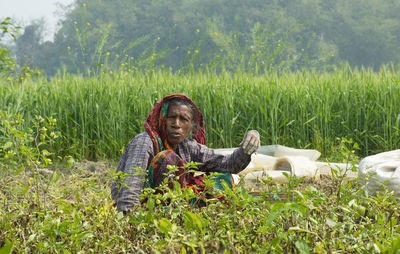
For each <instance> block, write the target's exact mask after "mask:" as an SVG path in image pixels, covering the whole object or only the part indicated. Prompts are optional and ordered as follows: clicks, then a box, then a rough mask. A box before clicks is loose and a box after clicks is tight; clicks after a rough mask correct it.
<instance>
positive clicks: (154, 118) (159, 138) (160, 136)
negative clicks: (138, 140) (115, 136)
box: [144, 94, 206, 154]
mask: <svg viewBox="0 0 400 254" xmlns="http://www.w3.org/2000/svg"><path fill="white" fill-rule="evenodd" d="M174 98H180V99H183V100H186V101H188V102H190V103H191V104H192V105H193V106H194V108H195V109H196V111H197V114H195V119H194V120H195V121H196V122H197V124H198V125H199V128H198V130H197V132H196V133H194V131H193V132H192V137H193V139H194V140H196V141H197V142H198V143H200V144H203V145H205V144H206V131H205V127H204V118H203V114H202V113H201V112H200V110H199V108H198V107H197V106H196V104H194V102H193V101H192V100H191V99H190V98H189V97H187V96H185V95H183V94H170V95H167V96H165V97H164V98H163V99H162V100H160V101H158V102H157V104H156V106H155V107H154V108H153V110H152V111H151V113H150V114H149V116H148V117H147V120H146V121H145V123H144V128H145V129H146V132H147V133H148V134H149V136H150V137H151V139H152V140H153V144H154V147H155V148H156V154H157V153H159V152H161V151H163V150H172V149H171V147H170V145H169V144H168V143H167V136H166V133H165V121H166V119H167V113H168V106H169V102H170V100H171V99H174Z"/></svg>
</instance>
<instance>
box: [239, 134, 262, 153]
mask: <svg viewBox="0 0 400 254" xmlns="http://www.w3.org/2000/svg"><path fill="white" fill-rule="evenodd" d="M239 146H240V147H242V149H243V150H244V152H245V153H246V154H247V155H251V154H252V153H254V152H257V151H258V149H259V148H260V134H259V133H258V131H256V130H251V131H248V132H247V133H246V135H245V136H244V138H243V140H242V142H240V145H239Z"/></svg>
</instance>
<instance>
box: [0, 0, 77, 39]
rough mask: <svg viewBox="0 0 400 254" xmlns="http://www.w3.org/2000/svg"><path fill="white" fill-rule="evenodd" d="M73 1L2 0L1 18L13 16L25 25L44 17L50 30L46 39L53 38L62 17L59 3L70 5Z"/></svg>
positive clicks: (0, 0)
mask: <svg viewBox="0 0 400 254" xmlns="http://www.w3.org/2000/svg"><path fill="white" fill-rule="evenodd" d="M73 2H74V0H0V20H3V19H4V18H5V17H11V18H13V20H15V21H17V22H18V25H21V26H24V25H27V24H29V23H30V22H31V21H32V20H35V19H39V18H42V17H43V18H44V19H45V22H46V30H47V31H48V32H47V33H46V34H45V35H46V40H52V38H53V34H54V32H55V30H56V24H57V21H58V19H59V18H60V10H59V9H58V8H57V3H61V4H62V5H69V4H71V3H73ZM61 13H62V10H61ZM22 31H23V30H21V32H22Z"/></svg>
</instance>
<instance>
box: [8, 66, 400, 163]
mask: <svg viewBox="0 0 400 254" xmlns="http://www.w3.org/2000/svg"><path fill="white" fill-rule="evenodd" d="M170 93H184V94H186V95H188V96H189V97H191V98H192V99H193V100H194V101H195V103H196V104H197V105H198V106H199V108H200V110H202V112H203V114H204V116H205V121H206V131H207V140H208V141H207V143H208V145H209V146H210V147H214V148H221V147H234V146H237V145H238V144H239V143H240V141H241V138H242V136H243V134H244V133H245V131H246V130H249V129H257V130H258V131H259V132H260V133H261V142H262V145H269V144H282V145H287V146H291V147H297V148H314V149H318V150H320V151H321V152H322V154H323V156H325V157H327V158H333V159H336V160H340V159H341V158H337V156H338V155H337V154H336V153H335V151H336V147H337V146H338V143H339V142H338V139H341V138H346V139H353V141H354V142H356V143H358V144H359V146H360V150H359V151H358V154H359V155H360V156H364V155H367V154H371V153H375V152H379V151H385V150H391V149H394V148H396V147H398V146H399V144H400V100H399V95H400V72H399V71H397V70H396V71H395V70H389V69H385V68H383V69H382V70H381V71H380V72H378V73H375V72H373V71H369V70H354V69H350V68H349V67H343V68H340V69H337V70H336V71H334V72H330V73H315V72H310V71H304V72H296V73H291V72H281V73H278V72H271V73H267V74H264V75H257V76H255V75H252V74H247V73H235V74H233V73H229V72H223V73H221V74H218V75H217V74H215V73H204V72H200V73H194V74H185V75H183V74H182V75H180V74H172V73H169V72H165V71H156V72H150V73H148V74H142V73H139V72H137V73H135V74H132V73H130V72H126V71H121V72H119V73H115V74H111V75H110V74H104V75H101V76H92V77H83V76H76V75H70V74H64V75H59V76H58V77H54V78H52V79H51V80H50V81H48V80H46V79H45V78H38V79H36V80H24V81H22V82H5V81H3V82H2V85H1V86H0V109H1V110H5V111H7V112H9V113H19V114H21V115H22V118H23V119H24V120H25V125H26V127H27V128H29V127H32V122H33V120H34V119H35V117H36V116H39V115H40V116H42V117H53V118H55V119H56V120H57V126H58V128H59V130H60V131H61V133H62V134H63V136H64V137H65V139H63V140H62V144H58V146H57V149H59V150H57V153H58V154H60V155H66V154H68V155H72V156H74V157H76V158H79V159H82V158H88V159H92V160H93V159H113V160H116V159H118V158H119V156H120V150H121V149H123V147H124V146H125V144H126V143H127V142H128V141H129V140H130V139H131V138H132V137H133V136H135V135H136V134H138V133H140V132H141V131H144V128H143V122H144V121H145V119H146V117H147V115H148V114H149V112H150V110H151V109H152V107H153V106H154V104H155V103H156V102H157V100H159V99H161V98H162V97H163V96H165V95H167V94H170Z"/></svg>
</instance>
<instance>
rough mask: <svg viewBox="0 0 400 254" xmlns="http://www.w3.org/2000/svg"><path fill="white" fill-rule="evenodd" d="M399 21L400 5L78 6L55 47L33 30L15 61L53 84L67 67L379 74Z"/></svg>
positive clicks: (313, 0) (159, 0) (399, 50)
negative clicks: (334, 69) (341, 68)
mask: <svg viewBox="0 0 400 254" xmlns="http://www.w3.org/2000/svg"><path fill="white" fill-rule="evenodd" d="M399 13H400V2H399V1H397V0H386V1H380V0H363V1H357V0H337V1H331V0H268V1H265V0H247V1H242V0H151V1H149V0H135V1H131V0H115V1H106V0H90V1H89V0H87V1H83V0H76V1H75V2H74V3H73V4H72V5H70V6H68V8H65V9H64V17H63V19H61V21H60V23H59V27H60V28H59V30H58V31H57V32H56V33H55V34H54V40H53V41H44V40H43V33H44V31H45V29H44V27H43V24H42V23H41V22H33V23H32V24H30V25H28V26H26V27H24V30H23V31H21V34H20V35H19V37H18V38H17V40H16V45H15V51H14V52H15V56H16V59H17V63H18V66H21V67H22V66H28V67H29V68H32V69H33V68H40V69H41V70H44V71H45V72H46V73H47V74H48V75H54V74H55V73H56V72H57V71H58V70H60V69H61V68H62V67H64V68H65V69H66V70H68V71H70V72H80V73H83V72H86V71H92V72H93V71H94V72H100V71H103V72H104V71H112V70H114V69H117V68H130V69H133V68H138V69H143V70H150V69H154V68H170V69H171V70H174V71H184V70H192V69H198V68H211V69H218V68H225V69H230V70H233V71H246V72H249V71H250V72H254V73H260V72H264V71H266V70H268V69H270V68H275V69H276V68H279V69H290V70H299V69H301V68H315V69H324V68H327V67H329V66H332V65H337V64H340V63H341V62H347V63H349V64H350V65H351V66H353V67H362V66H363V67H371V68H374V69H379V67H380V66H382V65H383V64H388V63H395V64H397V63H398V62H399V59H400V15H398V14H399ZM127 66H129V67H127Z"/></svg>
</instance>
